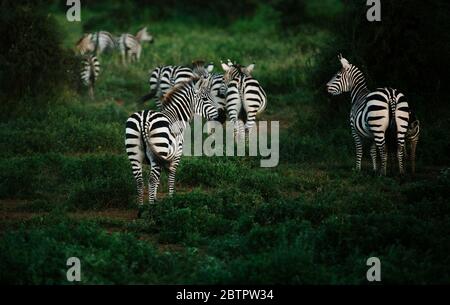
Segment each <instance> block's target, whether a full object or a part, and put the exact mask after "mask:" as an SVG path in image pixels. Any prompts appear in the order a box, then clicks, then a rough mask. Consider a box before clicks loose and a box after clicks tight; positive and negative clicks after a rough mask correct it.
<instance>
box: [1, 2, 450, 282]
mask: <svg viewBox="0 0 450 305" xmlns="http://www.w3.org/2000/svg"><path fill="white" fill-rule="evenodd" d="M365 3H366V1H362V0H361V1H344V0H342V1H339V0H321V1H313V0H304V1H293V0H286V1H281V0H271V1H266V2H265V3H264V4H261V3H260V1H254V0H245V1H239V2H236V3H233V4H232V5H231V4H230V3H229V2H228V1H200V0H195V1H189V4H187V3H186V1H175V0H169V1H167V0H166V1H144V0H141V1H121V2H120V4H119V2H111V1H97V0H96V1H82V5H83V10H82V18H83V22H82V23H81V24H69V23H67V22H66V20H65V16H64V15H65V9H66V7H65V1H61V2H60V3H55V2H53V1H39V2H33V3H30V2H29V1H10V0H5V1H2V3H1V4H0V8H1V9H0V35H1V37H2V48H0V67H1V68H0V88H1V91H0V99H1V100H0V102H1V112H0V118H1V120H2V121H1V126H0V147H1V148H2V151H1V152H2V157H1V159H0V202H1V209H0V215H1V218H0V234H1V235H0V238H1V239H0V282H2V283H27V284H29V283H32V284H38V283H66V281H65V268H66V266H65V260H66V258H67V257H70V256H78V257H80V258H81V260H82V262H83V264H84V266H86V268H84V269H83V270H86V271H85V273H84V275H83V279H84V280H83V281H84V283H207V284H209V283H282V284H287V283H289V284H316V283H331V284H339V283H353V284H360V283H365V272H366V268H367V267H366V265H365V260H366V259H367V258H368V257H370V256H379V257H380V258H381V260H382V262H383V271H382V274H383V281H384V283H417V284H424V283H448V281H449V280H450V267H449V266H450V261H449V256H448V253H449V252H450V237H449V236H448V232H450V227H449V225H450V216H449V215H450V214H449V212H450V210H449V204H448V195H449V192H448V190H449V184H450V178H449V177H450V176H449V175H450V171H449V169H448V166H449V163H450V162H449V161H450V160H449V158H450V156H449V154H448V152H449V151H450V150H449V140H450V133H449V132H448V130H449V128H450V122H449V112H450V107H449V106H448V97H447V92H446V91H447V90H446V84H447V82H448V81H449V77H448V68H449V67H450V65H449V54H450V21H449V19H448V16H449V14H450V5H449V4H448V2H447V1H439V0H434V1H427V2H425V1H419V0H410V1H406V0H405V1H382V22H381V23H369V22H367V20H366V18H365V14H366V11H367V7H366V5H365ZM144 25H148V26H149V29H150V32H151V33H152V34H153V35H155V44H154V45H152V46H144V58H143V61H142V62H141V63H140V64H139V65H132V66H131V67H128V68H124V67H122V66H121V65H120V64H119V63H118V62H119V61H118V58H117V56H115V55H111V56H108V55H105V56H102V58H101V61H102V68H103V71H102V75H101V77H100V79H99V84H98V86H97V90H96V99H95V101H89V100H88V98H87V96H86V94H85V92H84V91H83V90H80V89H79V88H78V84H77V71H78V63H79V58H78V57H77V56H76V55H75V54H74V50H73V45H74V43H75V42H76V40H77V39H78V38H79V37H80V36H81V34H82V33H83V32H89V31H96V30H108V31H110V32H112V33H114V34H120V33H122V32H132V33H133V32H136V31H137V30H138V29H139V28H140V27H142V26H144ZM193 41H195V42H197V43H192V42H193ZM181 50H182V51H181ZM340 52H342V53H343V54H344V56H346V57H347V58H348V59H349V60H350V61H351V62H352V63H354V64H356V65H358V66H359V67H361V69H362V70H363V71H364V72H366V75H367V79H368V83H369V85H370V87H372V88H374V87H378V86H392V87H395V88H399V89H401V90H402V91H403V92H405V94H406V95H407V97H408V99H409V102H410V104H411V105H412V107H413V108H414V109H415V110H416V112H417V115H418V117H419V119H420V120H421V126H422V137H421V140H420V144H419V151H418V175H417V177H414V178H412V177H407V178H405V179H400V178H398V177H396V175H395V173H396V169H395V167H393V166H391V167H392V169H391V173H390V176H389V177H387V178H380V177H376V176H373V175H371V174H370V173H369V170H368V168H369V165H368V164H365V167H366V169H365V171H364V172H363V173H361V174H357V173H353V172H352V170H351V168H352V166H353V162H354V159H353V155H354V152H353V143H352V140H351V136H350V131H349V126H348V112H349V108H350V102H349V99H348V97H347V96H342V97H336V98H330V97H329V96H328V95H326V93H325V87H324V85H325V83H326V82H327V81H328V80H329V79H330V78H331V77H332V76H333V74H334V73H335V72H337V71H338V69H339V68H340V66H339V62H338V61H337V57H336V56H337V54H338V53H340ZM197 58H204V59H207V60H213V61H214V62H215V63H218V61H219V60H220V59H226V58H232V59H233V60H237V61H240V62H242V63H243V64H248V63H250V62H256V64H257V66H256V67H257V68H256V70H255V77H256V78H257V79H259V80H260V82H261V84H262V85H263V86H264V88H265V90H266V92H267V93H268V96H269V106H268V109H267V111H266V113H265V114H264V115H263V117H262V118H263V119H270V120H280V121H281V126H282V130H281V139H280V142H281V143H280V153H281V161H280V165H279V166H278V167H277V168H275V169H270V170H267V169H260V168H259V167H258V163H259V162H258V160H255V159H252V158H206V157H205V158H184V159H183V161H182V164H181V167H180V170H179V174H178V177H177V190H178V194H177V195H176V196H175V197H174V198H170V199H169V198H163V199H162V200H161V201H160V202H159V203H158V208H157V213H156V215H155V216H154V217H152V218H151V219H145V220H135V219H134V215H135V207H134V196H135V186H134V181H133V178H132V176H131V173H130V168H129V164H128V160H127V158H126V155H125V153H124V148H123V132H124V131H123V125H124V121H125V120H126V118H127V116H128V115H129V114H130V113H132V112H134V111H136V110H138V109H141V108H142V106H141V105H137V104H136V103H135V102H134V101H135V100H136V99H137V97H139V96H141V95H143V94H144V93H146V91H147V90H148V88H147V86H148V85H147V71H148V70H149V69H151V68H153V67H154V66H156V65H159V64H188V63H189V62H190V61H192V60H193V59H197ZM216 71H219V70H218V67H217V68H216ZM164 179H165V178H164V177H163V180H164ZM166 187H167V185H166V183H165V181H163V185H162V188H161V189H162V190H164V188H166ZM114 215H116V216H117V215H118V216H117V217H113V216H114ZM130 215H131V216H130ZM119 267H120V268H119ZM19 275H20V276H19Z"/></svg>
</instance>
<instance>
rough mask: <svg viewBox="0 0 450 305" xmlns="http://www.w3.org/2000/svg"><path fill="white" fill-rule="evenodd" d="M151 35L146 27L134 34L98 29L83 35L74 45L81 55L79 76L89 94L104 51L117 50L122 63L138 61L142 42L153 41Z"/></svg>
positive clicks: (95, 79)
mask: <svg viewBox="0 0 450 305" xmlns="http://www.w3.org/2000/svg"><path fill="white" fill-rule="evenodd" d="M153 41H154V39H153V36H152V35H150V34H149V33H148V32H147V27H144V28H142V29H141V30H139V31H138V32H137V33H136V35H132V34H128V33H124V34H122V35H120V36H119V37H114V36H113V35H112V34H111V33H109V32H107V31H99V32H95V33H89V34H85V35H83V37H81V38H80V39H79V40H78V42H77V43H76V45H75V47H76V49H77V51H78V52H79V53H80V54H81V55H82V56H83V58H82V68H81V74H80V78H81V81H82V83H83V85H85V86H86V87H88V91H89V96H90V97H91V98H94V87H95V82H96V81H97V78H98V75H99V73H100V61H99V56H100V54H102V53H104V52H112V51H114V50H116V49H117V50H119V51H120V54H121V58H122V64H123V65H126V64H127V63H131V62H138V61H139V60H140V58H141V54H142V43H143V42H153Z"/></svg>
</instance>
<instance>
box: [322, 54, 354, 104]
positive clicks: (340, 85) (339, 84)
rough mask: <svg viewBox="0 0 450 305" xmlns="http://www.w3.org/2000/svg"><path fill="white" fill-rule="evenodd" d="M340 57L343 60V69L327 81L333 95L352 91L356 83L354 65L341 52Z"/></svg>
mask: <svg viewBox="0 0 450 305" xmlns="http://www.w3.org/2000/svg"><path fill="white" fill-rule="evenodd" d="M338 59H339V61H340V62H341V65H342V69H341V70H340V71H339V72H338V73H336V75H335V76H333V78H332V79H331V80H330V81H329V82H328V83H327V91H328V93H330V94H332V95H339V94H341V93H344V92H350V91H351V90H352V88H353V84H354V82H353V73H352V70H353V69H352V68H353V67H354V66H353V65H352V64H350V63H349V62H348V60H347V59H345V58H344V57H342V55H341V54H339V55H338Z"/></svg>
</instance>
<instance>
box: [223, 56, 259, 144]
mask: <svg viewBox="0 0 450 305" xmlns="http://www.w3.org/2000/svg"><path fill="white" fill-rule="evenodd" d="M254 68H255V65H254V64H251V65H249V66H247V67H243V66H241V65H239V64H233V65H230V62H229V63H228V64H225V63H222V69H223V70H224V71H225V73H224V76H223V82H224V84H223V86H224V88H225V90H226V108H227V113H228V116H229V117H230V120H231V121H232V122H233V123H234V128H235V133H237V135H238V137H240V138H244V137H245V132H246V131H250V130H251V128H252V127H253V126H254V124H255V121H256V115H258V114H260V113H261V112H263V111H264V110H265V108H266V104H267V96H266V93H265V92H264V89H263V88H262V87H261V85H260V84H259V82H258V81H257V80H256V79H254V78H253V77H252V76H251V73H252V72H253V69H254ZM244 124H245V125H244Z"/></svg>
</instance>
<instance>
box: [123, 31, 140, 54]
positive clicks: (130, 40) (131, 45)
mask: <svg viewBox="0 0 450 305" xmlns="http://www.w3.org/2000/svg"><path fill="white" fill-rule="evenodd" d="M118 45H119V49H120V50H121V51H123V52H124V51H131V52H137V49H138V48H139V46H140V45H141V44H140V43H139V41H138V40H137V38H136V37H135V36H133V35H131V34H122V35H121V36H120V37H119V39H118Z"/></svg>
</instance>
